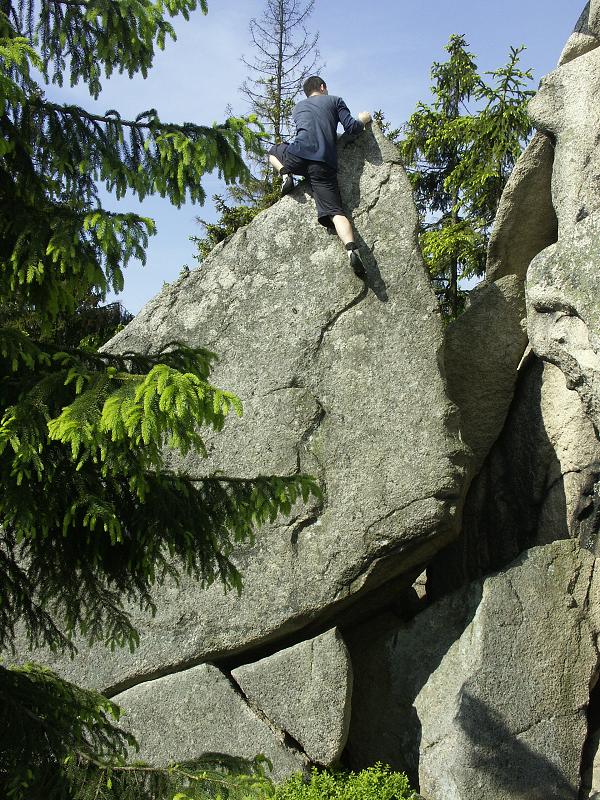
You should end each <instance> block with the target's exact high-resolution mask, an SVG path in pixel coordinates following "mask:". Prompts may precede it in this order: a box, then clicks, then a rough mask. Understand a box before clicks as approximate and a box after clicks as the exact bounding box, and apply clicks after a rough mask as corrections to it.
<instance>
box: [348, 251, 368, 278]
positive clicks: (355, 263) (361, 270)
mask: <svg viewBox="0 0 600 800" xmlns="http://www.w3.org/2000/svg"><path fill="white" fill-rule="evenodd" d="M348 258H349V260H350V266H351V267H352V269H353V270H354V274H355V275H356V276H357V277H358V278H365V277H366V274H367V273H366V272H365V265H364V264H363V262H362V258H361V257H360V253H359V252H358V250H348Z"/></svg>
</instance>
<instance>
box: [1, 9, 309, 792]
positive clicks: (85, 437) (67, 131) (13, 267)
mask: <svg viewBox="0 0 600 800" xmlns="http://www.w3.org/2000/svg"><path fill="white" fill-rule="evenodd" d="M199 4H200V7H201V9H202V11H204V12H206V4H205V1H204V0H200V3H199ZM196 5H197V2H196V0H165V1H164V2H162V1H161V2H156V3H155V2H152V0H86V1H85V2H79V0H39V1H38V0H36V2H34V0H20V2H18V3H17V2H13V0H1V2H0V129H1V132H2V138H1V139H0V264H1V270H0V309H1V310H2V312H3V313H1V314H0V326H1V327H0V373H1V375H0V586H1V587H2V594H1V597H0V646H1V647H2V648H3V649H5V650H10V648H11V645H12V643H13V641H14V636H15V630H16V626H20V627H21V628H22V629H23V630H24V631H25V633H26V635H27V637H28V640H29V644H30V645H31V646H32V647H35V646H39V645H48V646H50V647H53V648H62V649H66V650H69V649H73V644H72V637H73V635H74V634H75V633H78V634H80V635H82V636H84V637H85V638H86V639H87V640H88V641H89V642H94V641H99V642H104V643H105V644H107V645H110V646H115V645H125V644H128V645H129V646H131V647H135V645H136V643H137V632H136V630H135V629H134V628H133V626H132V624H131V621H130V619H129V617H128V615H127V613H126V611H125V603H126V602H135V603H137V604H138V605H141V606H142V607H145V608H147V609H148V611H149V612H151V611H152V609H153V600H152V595H151V590H152V589H153V587H155V586H156V585H157V584H160V582H161V581H163V580H164V579H165V578H166V577H167V576H174V577H175V578H177V576H178V575H180V574H182V573H186V574H188V575H192V576H194V577H195V578H196V579H197V580H199V581H200V582H201V583H202V584H203V585H208V584H210V583H211V582H213V581H215V580H218V581H221V582H222V583H223V584H224V586H226V587H230V588H233V589H235V590H240V588H241V576H240V575H239V573H238V571H237V569H236V567H235V565H234V563H233V561H232V559H231V555H232V550H233V548H234V546H237V545H239V544H241V543H246V544H249V543H251V542H252V541H253V537H254V535H255V529H256V527H257V526H259V525H261V524H262V523H263V522H265V521H266V520H269V519H270V520H274V519H275V517H276V516H277V515H278V514H279V513H284V514H285V513H288V512H289V511H290V510H291V507H292V505H293V504H294V503H295V502H296V500H297V499H298V498H299V497H304V498H305V499H306V498H307V497H308V494H309V493H310V492H318V489H317V487H316V486H315V485H314V483H313V482H312V480H311V479H310V478H308V477H306V476H304V475H294V476H292V477H276V476H265V477H261V478H258V479H256V480H237V479H235V477H228V476H226V475H218V476H217V475H215V476H212V477H208V478H206V479H204V480H201V481H197V480H196V481H192V480H190V479H189V478H188V477H187V476H186V475H185V474H176V473H173V472H170V471H169V470H167V469H166V467H165V463H164V460H163V449H164V447H165V446H166V445H168V446H170V447H172V448H177V449H179V450H180V451H181V452H183V453H185V452H187V451H188V450H189V449H190V448H195V449H196V450H198V451H199V452H201V453H202V452H203V451H204V444H203V439H202V431H203V429H204V430H206V429H211V428H212V429H214V430H216V431H218V430H220V429H221V428H222V426H223V424H224V422H225V419H226V417H227V415H228V414H229V413H230V412H233V413H234V414H241V413H242V408H241V404H240V402H239V400H238V399H237V397H236V396H235V395H234V394H232V393H231V392H228V391H225V390H223V389H221V388H219V387H217V386H214V385H213V384H212V383H211V381H210V372H211V364H212V362H213V360H214V354H213V353H210V352H208V351H206V350H203V349H195V350H192V349H190V348H188V347H186V346H184V345H183V344H181V343H178V342H172V343H170V344H169V346H168V347H166V348H164V349H163V350H162V351H161V352H157V353H153V354H151V355H141V354H136V353H126V354H123V355H119V356H117V355H111V354H110V353H108V352H99V351H98V350H97V349H96V348H95V347H94V346H89V345H86V344H85V343H84V344H83V345H82V346H78V345H77V343H76V342H74V341H73V339H72V337H69V336H67V335H66V331H65V327H64V325H61V324H59V323H60V320H61V319H65V318H69V315H72V314H74V313H76V311H77V309H80V308H81V306H82V304H85V303H86V302H88V303H91V304H92V305H94V303H95V302H96V301H95V300H93V298H96V299H98V298H99V299H100V300H101V299H103V298H104V297H105V296H106V293H107V292H108V291H109V290H114V291H117V292H118V291H119V290H120V289H121V288H122V286H123V270H124V267H125V266H126V264H127V262H128V261H129V259H130V258H132V257H135V258H138V259H140V260H142V261H143V260H144V252H145V247H146V244H147V241H148V237H149V236H150V235H151V234H152V233H153V231H154V224H153V222H152V220H150V219H148V218H145V217H142V216H139V215H137V214H131V213H115V212H109V211H107V210H106V209H104V208H103V207H102V204H101V202H100V198H99V194H98V186H99V185H100V184H104V185H105V186H106V187H107V188H108V189H109V190H111V191H112V192H113V193H114V194H115V195H116V197H118V198H122V197H123V196H124V195H125V193H126V192H131V193H133V194H134V195H137V197H138V198H139V199H144V198H145V197H146V196H148V195H151V194H159V195H161V196H162V197H168V198H169V200H170V201H171V202H173V203H174V204H175V205H177V206H180V205H181V204H182V203H183V202H184V201H185V200H186V199H188V200H191V201H193V202H200V203H201V202H202V201H203V200H204V191H203V189H202V185H201V179H202V177H203V175H204V174H205V173H207V172H210V171H212V170H215V169H216V170H218V171H219V172H220V173H221V174H222V176H223V177H224V179H225V181H227V182H232V181H237V180H240V179H242V178H244V177H245V176H247V175H248V170H247V167H246V166H245V164H244V161H243V158H242V152H243V149H244V148H245V147H246V148H255V147H256V146H257V133H256V132H254V131H253V128H252V120H251V119H248V118H229V119H228V120H226V121H225V122H224V123H223V124H221V125H213V126H204V125H197V124H195V123H191V122H185V123H183V124H170V123H165V122H163V121H162V120H161V119H160V118H159V116H158V114H157V112H156V111H155V110H153V109H151V110H147V111H142V112H141V113H140V114H138V115H137V116H136V117H135V118H133V119H124V118H123V117H122V116H121V115H120V114H119V112H118V111H117V110H115V109H111V110H109V111H107V112H106V113H104V114H98V113H92V112H90V111H88V110H86V109H85V108H82V107H79V106H77V105H73V104H69V103H56V102H51V101H50V100H48V99H47V98H46V96H45V92H44V84H47V83H56V84H58V85H62V84H63V83H64V82H66V83H70V84H71V85H75V84H76V83H84V84H86V85H87V87H88V88H89V91H90V95H91V96H92V97H94V98H97V97H98V96H99V94H100V92H101V88H102V87H101V81H102V79H103V77H108V76H110V75H111V74H112V73H113V72H114V71H119V72H125V73H127V74H128V75H129V76H133V75H134V74H136V73H141V74H142V75H144V76H145V75H146V74H147V71H148V69H149V68H150V67H151V66H152V61H153V57H154V53H155V49H156V48H157V47H158V48H162V47H164V45H165V41H166V39H167V38H174V31H173V28H172V26H171V24H170V22H169V19H168V18H169V17H173V16H176V15H183V16H184V17H185V18H186V19H187V18H188V16H189V14H190V13H191V12H192V11H194V9H195V8H196ZM38 76H41V78H40V77H38ZM27 319H33V320H34V323H35V324H32V325H29V324H28V323H25V322H24V320H27ZM0 708H1V709H2V711H1V712H0V714H1V716H0V793H3V796H9V797H12V798H15V799H18V798H21V797H28V798H29V797H44V798H49V799H50V798H53V797H72V798H80V797H81V798H83V797H85V796H88V794H89V796H91V797H103V796H111V797H113V796H114V797H117V796H118V797H121V796H122V797H126V796H127V797H136V796H139V797H148V796H158V795H151V794H148V791H149V790H148V781H150V782H152V781H155V782H156V781H158V782H160V780H162V781H163V782H164V781H167V778H168V781H167V783H168V787H170V788H172V787H173V786H175V785H176V784H177V785H188V784H189V785H190V786H192V789H193V787H194V786H196V787H197V786H198V785H199V784H198V781H197V780H196V778H190V777H189V776H188V777H185V776H182V775H180V774H179V773H178V772H171V773H169V775H168V776H167V774H166V773H161V774H160V776H158V773H157V772H156V771H154V772H151V771H150V770H146V771H145V772H144V770H142V771H141V772H140V771H138V772H136V771H135V770H133V769H131V768H130V767H127V768H126V767H125V766H124V765H123V763H122V758H123V757H124V754H125V747H126V745H127V744H128V741H127V737H125V736H124V735H123V734H121V733H120V732H119V731H118V729H117V728H116V727H115V725H114V721H115V720H114V718H115V717H117V716H118V712H117V710H116V709H115V707H114V706H113V705H112V704H110V703H108V702H107V701H106V700H105V699H104V698H102V697H100V696H98V695H95V694H94V693H91V692H86V691H83V690H81V689H77V687H73V686H71V685H69V684H68V683H67V682H65V681H60V680H59V679H58V678H57V677H56V676H53V675H52V674H51V673H47V672H46V671H44V670H39V669H36V668H33V667H29V668H27V667H23V668H20V669H8V668H5V667H2V666H0ZM117 767H118V769H117ZM111 770H113V771H114V770H117V772H116V773H115V775H117V777H114V776H113V777H112V778H111V777H110V774H111ZM190 774H191V773H190ZM140 776H141V777H140ZM150 776H154V777H152V780H151V777H150ZM157 776H158V777H157ZM136 781H137V783H136ZM167 783H165V784H164V785H165V786H166V785H167ZM92 785H93V786H94V787H95V788H94V790H93V791H91V790H90V786H92ZM110 785H114V786H117V785H119V786H121V787H122V789H120V790H119V792H117V791H116V789H114V791H113V790H111V791H112V794H110V793H109V792H108V789H107V787H109V788H110ZM135 786H137V787H138V788H137V789H136V788H135ZM192 789H190V792H191V791H192ZM88 790H90V791H89V792H88ZM194 791H196V790H195V789H194ZM198 791H200V790H199V789H198ZM94 792H95V793H94ZM136 792H137V794H136ZM128 793H129V794H128Z"/></svg>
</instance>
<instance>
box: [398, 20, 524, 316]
mask: <svg viewBox="0 0 600 800" xmlns="http://www.w3.org/2000/svg"><path fill="white" fill-rule="evenodd" d="M467 48H468V45H467V43H466V41H465V38H464V36H458V35H453V36H451V37H450V40H449V43H448V45H447V46H446V50H447V51H448V53H449V54H450V58H449V60H448V61H446V62H444V63H434V65H433V67H432V70H431V77H432V79H433V81H434V83H433V85H432V87H431V91H432V95H433V102H432V103H431V104H429V105H427V104H425V103H419V104H418V105H417V108H416V110H415V112H414V113H413V115H412V116H411V117H410V119H409V121H408V123H407V124H406V125H405V126H404V129H403V133H404V138H403V139H402V141H399V142H398V131H393V132H388V136H390V138H392V140H393V141H396V143H398V144H399V147H400V151H401V154H402V157H403V159H404V162H405V164H406V166H407V169H408V171H409V176H410V178H411V182H412V185H413V188H414V190H415V198H416V202H417V207H418V210H419V213H420V217H421V224H422V235H421V246H422V249H423V254H424V257H425V261H426V263H427V266H428V268H429V271H430V273H431V276H432V279H433V283H434V287H435V288H436V292H437V294H438V298H439V300H440V304H441V308H442V312H443V313H444V315H445V316H446V318H453V317H456V316H457V314H458V313H459V312H460V310H461V309H462V307H463V303H464V293H463V292H461V289H460V286H459V281H460V280H463V279H466V278H471V277H473V276H480V275H482V274H483V272H484V269H485V255H486V248H487V242H488V239H489V232H490V229H491V225H492V222H493V220H494V216H495V214H496V209H497V207H498V203H499V201H500V196H501V194H502V190H503V188H504V185H505V183H506V181H507V180H508V176H509V175H510V172H511V170H512V168H513V166H514V164H515V161H516V160H517V158H518V157H519V155H520V153H521V149H522V146H523V143H524V141H526V139H527V137H528V136H529V135H530V133H531V123H530V122H529V119H528V117H527V111H526V106H527V101H528V99H529V97H530V96H531V95H532V94H533V91H532V90H530V89H528V88H526V87H527V86H529V85H530V82H531V79H532V75H531V71H530V70H526V71H523V70H521V69H520V67H519V61H520V56H521V53H522V52H523V49H524V48H523V47H520V48H514V47H511V48H510V55H509V59H508V62H507V64H506V65H505V66H503V67H500V68H499V69H497V70H494V71H491V72H486V73H485V75H487V76H489V78H488V79H486V78H485V77H482V76H480V75H479V73H478V71H477V65H476V63H475V61H474V57H473V55H472V54H471V53H470V52H469V51H468V49H467ZM469 104H471V106H470V105H469Z"/></svg>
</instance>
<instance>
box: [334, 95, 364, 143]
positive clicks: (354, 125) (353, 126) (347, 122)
mask: <svg viewBox="0 0 600 800" xmlns="http://www.w3.org/2000/svg"><path fill="white" fill-rule="evenodd" d="M337 112H338V119H339V121H340V122H341V123H342V126H343V128H344V133H350V134H352V133H360V132H361V131H363V130H364V129H365V124H366V123H365V122H362V121H361V120H360V119H354V117H353V116H352V114H351V113H350V109H349V108H348V106H347V105H346V103H344V101H343V100H342V98H341V97H338V98H337ZM361 114H368V111H363V112H361ZM361 114H359V117H360V116H361ZM369 117H370V115H369Z"/></svg>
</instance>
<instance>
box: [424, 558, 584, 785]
mask: <svg viewBox="0 0 600 800" xmlns="http://www.w3.org/2000/svg"><path fill="white" fill-rule="evenodd" d="M593 568H594V559H593V557H592V556H591V555H590V554H589V553H587V552H586V551H581V550H579V548H578V546H577V545H576V544H574V543H572V542H555V543H553V544H551V545H546V546H545V547H542V548H535V549H533V550H530V551H528V552H527V553H525V554H524V555H523V556H522V557H521V558H520V559H519V560H518V561H517V562H516V563H515V564H514V565H513V566H512V567H511V568H510V569H507V570H505V571H503V572H501V573H499V574H498V575H496V576H492V577H490V578H488V579H487V580H486V581H484V583H483V587H482V597H481V602H480V604H479V606H478V608H477V611H476V613H475V616H474V618H473V621H472V622H471V623H470V625H469V626H468V627H467V629H466V630H465V632H464V634H463V635H462V636H461V638H460V639H459V640H458V641H457V642H456V643H455V644H454V645H453V646H452V647H451V648H450V650H449V651H448V653H447V655H446V656H445V657H444V659H443V661H442V663H441V664H440V666H439V667H438V668H437V670H436V671H435V672H434V673H433V674H432V676H431V677H430V678H429V680H428V681H427V683H426V684H425V686H424V687H423V689H422V691H421V692H420V694H419V696H418V697H417V698H416V700H415V708H416V711H417V714H418V715H419V719H420V720H421V724H422V738H421V745H420V764H419V773H420V785H421V791H422V792H423V794H424V795H425V796H427V797H429V798H430V800H447V798H448V797H454V798H456V799H457V800H459V799H460V800H462V798H464V800H484V798H489V797H494V798H495V800H514V799H515V798H518V797H523V798H525V797H526V798H528V800H568V798H573V800H575V798H577V796H578V787H579V767H580V762H581V753H582V749H583V745H584V742H585V737H586V732H587V725H586V718H585V708H586V705H587V702H588V696H589V687H590V682H591V680H592V677H593V675H594V672H595V670H596V663H597V657H598V654H597V650H596V647H595V644H594V641H595V635H596V633H597V631H598V621H597V618H596V617H597V612H598V607H597V605H594V606H593V608H592V611H593V612H594V614H593V615H592V614H590V613H589V612H588V603H589V600H590V592H592V593H593V595H594V602H595V603H597V586H592V582H593V574H594V572H593ZM596 583H597V581H596Z"/></svg>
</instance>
